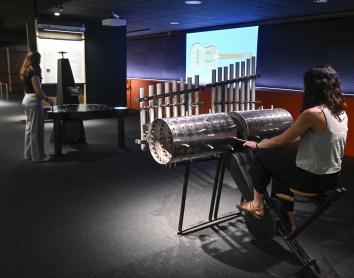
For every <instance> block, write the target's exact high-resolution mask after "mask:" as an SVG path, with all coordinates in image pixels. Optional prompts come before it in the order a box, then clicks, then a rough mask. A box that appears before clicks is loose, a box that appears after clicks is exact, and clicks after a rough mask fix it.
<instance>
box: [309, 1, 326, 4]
mask: <svg viewBox="0 0 354 278" xmlns="http://www.w3.org/2000/svg"><path fill="white" fill-rule="evenodd" d="M313 2H314V3H316V4H325V3H328V0H313Z"/></svg>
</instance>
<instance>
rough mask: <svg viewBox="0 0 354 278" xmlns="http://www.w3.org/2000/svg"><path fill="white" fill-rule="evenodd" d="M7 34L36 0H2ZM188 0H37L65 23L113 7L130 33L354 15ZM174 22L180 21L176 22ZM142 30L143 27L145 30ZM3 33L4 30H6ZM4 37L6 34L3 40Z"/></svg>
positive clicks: (0, 14)
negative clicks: (191, 1) (190, 2)
mask: <svg viewBox="0 0 354 278" xmlns="http://www.w3.org/2000/svg"><path fill="white" fill-rule="evenodd" d="M0 1H1V4H0V30H2V34H4V32H8V31H10V30H12V31H13V32H16V30H17V31H21V30H23V28H24V15H25V14H26V13H27V12H28V9H30V5H29V3H30V2H31V1H30V0H27V1H20V0H0ZM184 2H185V1H184V0H69V1H60V0H37V14H38V15H39V17H40V18H46V19H50V18H55V17H54V15H53V13H54V11H56V10H58V7H59V6H60V5H62V6H63V14H62V16H61V17H60V18H59V20H60V21H63V22H65V21H70V22H73V21H77V22H80V20H83V19H96V20H101V19H104V18H109V17H112V11H113V12H114V13H116V14H118V15H119V16H120V17H121V18H123V19H126V20H127V32H128V36H140V35H149V34H155V33H162V32H170V31H180V30H189V29H198V28H205V27H211V26H218V25H229V24H240V23H252V22H263V21H269V20H278V19H282V20H283V19H286V18H293V17H304V16H314V15H316V16H317V15H324V14H325V15H334V16H336V15H340V16H343V15H348V14H354V0H328V2H327V3H323V4H316V3H314V1H313V0H296V1H294V0H254V1H250V0H202V4H201V5H186V4H185V3H184ZM57 20H58V18H57ZM171 22H178V23H179V24H177V25H172V24H171ZM139 30H141V31H139ZM0 34H1V33H0ZM0 39H1V38H0Z"/></svg>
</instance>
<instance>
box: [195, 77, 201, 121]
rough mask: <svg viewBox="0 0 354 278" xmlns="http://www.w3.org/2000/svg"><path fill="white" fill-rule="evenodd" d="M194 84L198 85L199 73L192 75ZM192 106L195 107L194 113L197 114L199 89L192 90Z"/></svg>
mask: <svg viewBox="0 0 354 278" xmlns="http://www.w3.org/2000/svg"><path fill="white" fill-rule="evenodd" d="M194 86H195V87H199V75H195V76H194ZM194 105H195V106H194V107H195V110H194V111H195V115H199V107H200V100H199V91H196V92H194Z"/></svg>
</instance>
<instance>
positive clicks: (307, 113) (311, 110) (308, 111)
mask: <svg viewBox="0 0 354 278" xmlns="http://www.w3.org/2000/svg"><path fill="white" fill-rule="evenodd" d="M322 111H323V108H322V107H320V106H314V107H311V108H307V109H306V110H304V111H302V113H301V114H303V115H304V116H307V117H313V116H316V115H318V114H319V113H322Z"/></svg>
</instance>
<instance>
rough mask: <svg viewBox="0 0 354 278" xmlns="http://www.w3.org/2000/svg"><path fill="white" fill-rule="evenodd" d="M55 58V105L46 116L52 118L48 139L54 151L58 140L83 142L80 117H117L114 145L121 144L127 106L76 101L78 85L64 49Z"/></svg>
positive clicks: (87, 118) (59, 145) (83, 118)
mask: <svg viewBox="0 0 354 278" xmlns="http://www.w3.org/2000/svg"><path fill="white" fill-rule="evenodd" d="M59 53H60V54H61V55H62V58H61V59H58V84H57V102H56V103H57V106H53V107H52V108H51V109H48V111H47V113H48V118H49V119H52V120H53V121H54V130H53V135H52V141H54V148H55V155H60V154H61V150H62V144H68V143H86V136H85V130H84V125H83V121H84V120H90V119H101V118H117V120H118V146H119V147H124V116H125V115H126V114H127V112H128V108H127V107H114V106H110V105H104V104H79V96H80V95H81V89H80V87H78V86H76V85H75V81H74V76H73V73H72V70H71V67H70V62H69V59H66V58H64V53H66V52H59Z"/></svg>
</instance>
